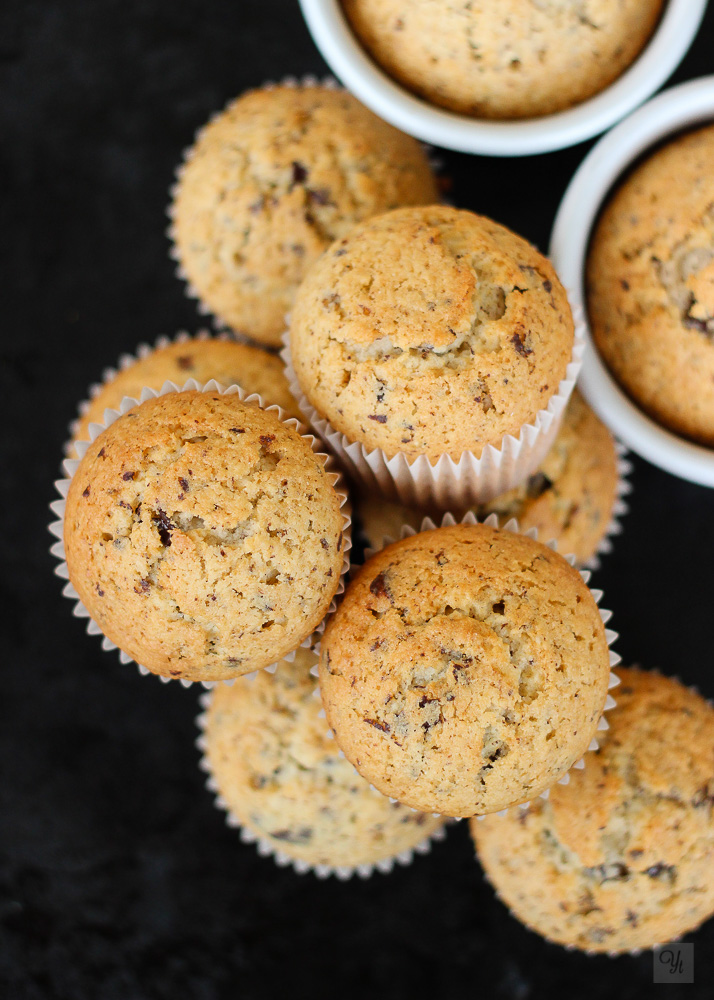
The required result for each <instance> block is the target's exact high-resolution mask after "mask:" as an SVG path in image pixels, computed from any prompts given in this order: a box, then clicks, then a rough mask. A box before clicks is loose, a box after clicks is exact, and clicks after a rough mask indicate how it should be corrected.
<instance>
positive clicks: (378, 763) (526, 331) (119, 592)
mask: <svg viewBox="0 0 714 1000" xmlns="http://www.w3.org/2000/svg"><path fill="white" fill-rule="evenodd" d="M171 235H172V238H173V240H174V245H175V250H176V256H177V258H178V260H179V262H180V266H181V269H182V273H183V274H184V276H185V277H186V278H187V279H188V281H189V282H190V287H191V290H192V291H193V292H194V293H195V294H197V295H198V296H199V298H200V301H201V302H202V304H203V306H204V308H205V309H206V310H208V311H210V312H212V313H214V315H215V316H216V317H220V319H221V321H222V323H223V324H224V325H225V324H227V325H228V326H230V328H231V331H232V335H224V336H222V337H208V336H205V335H201V336H198V337H195V338H190V337H187V336H185V335H184V336H181V337H179V338H178V339H177V340H176V341H173V342H172V341H161V342H159V343H158V344H157V345H156V347H155V348H154V349H151V348H141V349H140V350H139V351H138V352H137V356H135V357H130V356H127V357H125V358H123V359H122V361H121V364H120V368H119V370H113V369H112V370H109V371H108V372H107V373H106V374H105V379H104V382H103V383H102V384H100V385H97V386H95V387H94V388H93V390H92V399H91V401H89V402H88V403H87V404H85V405H84V406H83V407H82V413H81V419H80V420H79V421H78V422H77V424H76V425H75V426H74V428H73V432H74V437H73V441H72V443H71V445H70V452H69V453H70V456H71V457H70V458H69V459H68V462H67V471H68V474H69V478H68V479H67V480H64V481H63V482H62V483H60V490H61V492H62V494H63V498H64V499H63V500H62V501H59V502H57V504H56V506H55V510H56V512H57V514H58V515H59V518H60V520H59V521H58V522H57V524H56V525H55V526H53V530H54V531H55V534H57V535H58V542H57V544H56V546H55V547H54V551H55V552H56V554H57V555H58V556H59V557H60V558H61V559H62V560H63V562H62V564H61V567H60V572H61V574H63V575H65V576H66V577H67V579H68V584H67V588H66V592H67V593H68V595H69V596H71V597H73V598H76V599H77V600H78V602H79V603H78V605H77V613H79V614H82V615H86V616H88V617H89V618H90V626H89V631H90V632H93V633H96V634H101V635H102V636H103V637H104V638H103V642H104V644H105V646H106V647H108V648H111V647H113V646H116V647H118V649H119V650H120V651H121V654H122V656H123V658H124V659H125V660H127V661H128V660H129V659H133V660H135V661H136V662H137V663H138V664H140V665H141V667H142V668H143V669H144V670H146V671H150V672H152V673H155V674H158V675H159V676H160V677H161V678H162V679H164V680H168V679H170V678H174V679H178V680H180V681H181V682H182V683H184V684H185V685H189V684H191V683H194V682H202V683H204V684H205V685H207V686H213V685H214V684H215V682H220V681H226V682H228V683H227V684H218V685H217V686H215V687H212V690H211V692H210V693H209V694H208V695H205V696H203V702H204V709H205V711H204V712H203V713H202V715H201V716H200V720H199V721H200V725H201V728H202V734H201V737H200V740H199V745H200V747H201V749H202V750H203V752H204V757H203V761H202V764H203V766H204V767H205V769H206V770H207V771H208V772H209V785H210V787H211V788H213V789H214V790H215V791H217V792H218V796H219V797H218V802H219V804H220V805H222V806H223V807H225V808H226V810H227V811H228V815H229V821H230V822H231V823H232V824H234V825H236V826H238V827H240V830H241V835H242V836H243V839H245V840H249V841H257V843H258V847H259V850H260V851H261V852H264V853H272V854H273V855H274V856H275V858H276V860H277V861H278V862H279V863H292V864H294V866H295V867H296V868H297V869H298V870H299V871H304V870H307V869H313V870H314V871H316V872H317V873H318V874H323V875H324V874H328V873H331V872H334V873H336V874H337V875H338V876H348V875H350V874H352V873H354V872H357V873H359V874H361V875H367V874H369V873H370V872H372V871H373V870H374V868H375V867H376V868H377V869H380V870H388V869H389V868H390V867H391V866H392V864H393V862H394V861H399V862H402V863H407V862H408V861H410V860H411V858H412V854H413V852H414V851H422V850H425V849H427V848H428V844H429V838H434V837H440V836H443V832H444V824H445V822H446V820H447V819H448V818H449V817H455V818H461V817H476V818H484V817H486V818H485V820H484V822H483V823H482V824H476V823H474V834H475V838H476V841H477V844H478V847H479V851H480V853H481V855H482V857H483V862H484V866H485V867H486V870H487V871H488V874H489V877H490V878H491V880H492V881H493V883H494V885H495V886H496V888H497V889H498V891H499V892H500V893H501V894H502V896H503V898H504V899H505V900H506V902H507V903H508V905H509V906H511V907H512V909H513V910H514V912H515V913H516V914H517V915H519V916H520V917H521V918H522V919H523V920H524V921H525V922H526V923H528V924H529V925H530V926H532V927H534V928H535V929H536V930H539V931H540V932H541V933H542V934H544V935H546V936H548V937H550V938H552V939H553V940H558V941H562V942H563V943H566V944H575V945H577V946H579V947H583V948H587V949H594V950H608V951H613V952H617V951H622V950H627V949H630V948H633V947H640V946H648V945H652V944H654V943H655V941H656V940H658V939H662V938H663V937H668V936H672V935H673V934H678V933H681V932H683V931H684V930H686V929H688V928H690V927H693V926H695V925H696V924H697V923H699V922H700V921H701V920H702V919H704V918H705V917H706V916H707V915H708V914H709V913H710V912H711V910H712V909H713V908H714V901H713V900H712V899H711V894H710V893H704V894H701V893H700V894H697V891H696V889H697V886H698V885H699V880H700V879H701V875H702V870H703V867H704V866H705V865H706V864H708V863H710V862H711V857H712V853H713V852H714V822H713V821H712V802H713V796H712V787H714V782H711V780H710V777H709V776H708V774H707V767H709V768H710V767H711V759H712V753H711V750H712V745H713V742H714V737H712V735H711V732H712V727H711V718H710V716H711V714H712V712H711V709H709V707H708V706H707V705H706V704H705V703H704V702H702V700H701V699H699V698H698V697H697V696H695V695H692V694H690V693H689V692H687V691H685V690H683V689H681V688H679V687H678V686H677V685H674V684H673V682H670V681H665V680H663V679H662V678H659V677H656V676H654V675H644V674H638V673H636V672H627V684H626V697H625V698H624V699H623V703H622V705H621V706H620V707H618V708H616V709H615V708H614V706H615V702H614V700H613V698H612V696H611V695H609V694H608V690H609V688H611V687H615V685H616V684H617V683H618V680H617V677H615V675H613V674H612V673H611V666H612V665H614V664H615V663H616V662H617V657H616V655H615V654H614V653H612V652H611V651H610V650H609V648H608V647H609V644H610V642H611V641H612V639H613V638H614V633H612V632H610V631H609V630H607V629H606V628H605V622H606V621H607V618H608V613H607V612H605V611H603V610H600V609H599V608H598V602H599V600H600V598H601V596H602V595H601V593H599V592H597V591H591V590H590V589H588V586H587V581H588V576H589V574H588V573H587V572H586V571H585V570H582V571H580V570H578V569H577V568H575V567H574V563H575V562H576V560H577V562H578V563H580V564H581V565H582V564H585V563H587V562H588V561H590V560H592V559H593V558H594V557H595V555H596V553H597V552H598V551H601V550H602V549H603V547H604V544H605V543H606V541H607V535H608V533H609V531H610V530H611V528H612V519H613V517H614V516H615V515H616V514H617V513H619V512H620V510H621V507H620V504H621V501H620V500H619V494H620V493H621V492H623V489H624V484H623V482H622V478H621V476H622V472H623V466H622V464H621V463H620V462H619V460H618V456H617V452H616V447H615V443H614V442H613V440H612V438H611V436H610V435H609V433H608V432H607V430H606V429H605V428H604V427H603V425H602V424H600V422H599V421H598V420H597V418H596V417H595V416H594V414H593V413H592V412H591V411H590V410H589V409H588V407H587V405H586V404H585V403H584V401H583V400H582V399H581V398H580V397H579V396H578V395H577V394H575V395H573V396H572V397H571V392H572V389H573V384H574V379H575V376H576V374H577V368H578V363H579V357H580V349H581V344H580V338H579V332H578V329H577V324H576V323H575V322H574V319H573V316H572V314H571V311H570V308H569V305H568V298H567V295H566V292H565V290H564V289H563V287H562V286H561V284H560V282H559V280H558V277H557V275H556V274H555V272H554V270H553V268H552V266H551V265H550V263H549V262H548V261H547V260H546V259H545V258H544V257H543V256H542V255H541V254H540V253H539V252H538V251H537V250H535V249H534V248H533V247H532V246H530V245H529V244H528V243H527V242H526V241H525V240H524V239H522V238H521V237H519V236H517V235H516V234H514V233H512V232H510V231H509V230H508V229H506V228H505V227H503V226H501V225H499V224H498V223H496V222H493V221H491V220H490V219H487V218H485V217H482V216H477V215H474V214H472V213H471V212H467V211H463V210H459V209H455V208H451V207H447V206H444V205H441V204H439V203H438V185H437V182H436V180H435V178H434V176H433V174H432V171H431V169H430V166H429V163H428V160H427V159H426V157H425V154H424V152H423V150H422V149H421V148H420V146H419V145H418V144H417V143H416V142H414V141H413V140H411V139H409V138H408V137H406V136H404V135H401V134H399V133H398V132H396V131H395V130H394V129H392V128H391V127H390V126H388V125H386V124H385V123H383V122H381V121H379V120H378V119H377V118H375V117H374V116H373V115H371V114H370V113H369V112H367V111H366V110H365V109H364V108H362V107H361V106H360V105H359V104H358V103H357V102H356V101H355V100H354V99H353V98H351V97H350V96H349V95H348V94H345V93H343V92H341V91H338V90H337V89H335V88H332V87H330V86H323V85H318V84H314V83H311V84H305V85H297V86H296V85H293V86H280V87H271V88H265V89H263V90H259V91H255V92H252V93H250V94H247V95H245V96H244V97H242V98H240V99H239V100H238V101H236V102H235V103H234V104H232V105H231V106H230V107H229V108H228V109H227V110H226V111H225V112H224V113H223V114H222V115H220V116H219V117H218V118H216V119H215V120H214V121H212V122H211V124H209V125H208V126H207V127H206V129H205V130H204V131H203V132H202V133H201V134H200V135H199V136H198V138H197V141H196V144H195V146H194V148H193V149H192V150H191V151H190V153H189V154H188V156H187V159H186V162H185V164H184V166H183V167H182V168H181V171H180V174H179V182H178V185H177V187H176V190H175V192H174V200H173V205H172V227H171ZM288 310H290V311H291V317H290V319H289V332H288V333H285V335H284V337H283V333H284V329H283V328H284V325H285V321H284V315H285V313H286V312H287V311H288ZM247 338H250V339H252V340H253V341H258V342H260V343H261V344H262V345H265V346H262V347H258V346H255V344H252V345H251V344H248V343H244V342H243V341H244V340H245V339H247ZM281 339H283V340H284V351H283V357H284V359H285V362H286V364H285V367H283V362H282V361H281V360H280V358H279V357H278V356H277V355H276V354H274V353H270V351H269V350H268V349H267V348H270V347H272V348H274V347H277V346H278V345H279V344H280V342H281ZM299 415H302V419H303V420H304V421H305V424H308V423H309V424H310V425H311V427H312V429H313V430H315V431H316V432H317V433H318V434H319V435H320V438H321V439H322V441H323V442H324V444H325V445H326V446H327V447H328V449H329V451H330V452H331V456H330V457H328V455H327V454H326V453H322V452H321V451H320V450H319V448H320V446H319V445H318V443H317V441H318V439H317V438H316V437H313V436H312V435H311V434H310V433H308V429H307V426H305V424H301V423H300V422H299V420H298V419H296V417H298V416H299ZM348 481H349V491H350V493H351V501H352V505H353V506H354V510H355V512H356V514H357V517H358V520H359V523H360V525H361V527H362V530H363V534H364V536H366V538H367V539H368V541H369V543H370V545H371V546H372V548H373V549H375V550H376V551H375V552H374V553H372V554H369V552H368V553H367V557H366V561H364V564H363V565H362V566H361V567H360V568H358V569H356V570H355V572H354V573H353V574H352V576H351V579H350V581H349V583H347V585H346V589H345V585H344V581H345V579H346V576H345V574H346V573H347V570H348V568H349V565H348V564H349V554H350V551H351V544H352V540H351V518H350V514H349V509H350V508H349V506H348V499H347V493H348ZM397 501H399V503H398V502H397ZM405 503H406V504H409V506H408V507H405V506H403V504H405ZM426 515H430V516H432V517H434V518H435V519H436V521H437V522H438V523H440V525H441V526H439V527H437V526H436V523H435V521H433V520H430V519H429V518H427V517H426ZM425 518H426V519H425ZM499 518H500V521H499ZM514 518H517V519H519V520H520V522H521V526H520V529H519V526H518V523H517V521H516V520H515V519H514ZM479 519H482V520H481V521H480V520H479ZM483 519H485V521H484V520H483ZM420 528H421V529H422V530H418V529H420ZM386 536H391V537H392V538H394V539H396V540H394V541H390V540H389V538H388V537H386ZM400 536H401V537H400ZM545 543H552V544H545ZM557 546H560V547H561V549H562V550H563V551H565V552H567V553H572V555H571V556H569V557H568V558H566V556H564V555H560V554H558V552H557V551H556V547H557ZM343 590H345V592H344V597H343V599H342V600H340V601H337V598H338V597H339V596H340V595H341V594H342V591H343ZM256 672H257V673H256ZM316 676H317V677H319V685H318V682H317V681H316V680H315V677H316ZM320 695H321V698H322V703H323V705H324V708H321V705H320ZM672 704H676V705H677V706H679V707H678V708H677V711H679V712H680V715H679V716H677V717H676V719H672V720H671V724H670V723H668V724H667V725H664V724H661V723H662V722H663V720H665V719H669V716H667V715H666V713H667V712H668V711H671V705H672ZM608 709H614V711H613V713H612V715H611V716H610V718H611V720H612V728H610V729H609V728H608V723H607V722H606V721H605V717H604V714H603V713H604V712H605V711H606V710H608ZM680 709H681V711H680ZM685 715H687V717H688V718H692V719H696V720H697V721H696V725H697V728H696V734H697V735H696V739H694V740H693V739H689V740H688V741H685V740H683V739H682V733H681V727H682V725H683V719H684V716H685ZM650 744H652V745H653V746H654V745H655V744H656V747H655V750H656V754H655V753H652V754H649V753H648V748H649V746H650ZM682 772H684V773H685V774H686V781H684V780H682V781H681V782H680V776H681V774H682ZM603 775H604V777H603V778H602V780H601V777H599V776H603ZM564 786H567V787H564ZM603 788H605V789H606V794H602V789H603ZM551 789H553V794H552V795H551V796H550V798H549V794H550V792H551ZM494 813H503V814H504V815H502V816H500V817H498V816H494V815H493V814H494ZM608 824H609V825H610V826H608ZM610 828H611V832H608V831H609V830H610ZM603 831H605V832H603ZM635 845H636V846H635ZM658 851H659V854H658ZM516 852H517V853H516ZM655 854H656V855H657V858H655ZM660 855H661V857H660ZM546 890H547V891H546Z"/></svg>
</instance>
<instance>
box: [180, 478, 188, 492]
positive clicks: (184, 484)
mask: <svg viewBox="0 0 714 1000" xmlns="http://www.w3.org/2000/svg"><path fill="white" fill-rule="evenodd" d="M179 486H180V487H181V489H182V490H183V491H184V493H188V490H189V482H188V479H184V477H183V476H179Z"/></svg>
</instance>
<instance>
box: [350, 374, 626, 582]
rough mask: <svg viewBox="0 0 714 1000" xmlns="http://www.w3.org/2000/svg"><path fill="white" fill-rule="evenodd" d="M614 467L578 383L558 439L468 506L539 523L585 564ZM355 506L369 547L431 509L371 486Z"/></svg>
mask: <svg viewBox="0 0 714 1000" xmlns="http://www.w3.org/2000/svg"><path fill="white" fill-rule="evenodd" d="M617 482H618V468H617V452H616V451H615V441H614V439H613V437H612V434H611V433H610V431H609V430H608V429H607V427H606V426H605V425H604V424H603V423H602V421H600V420H599V419H598V418H597V417H596V415H595V414H594V413H593V411H592V410H591V409H590V407H589V406H588V404H587V403H586V402H585V400H584V399H583V397H582V396H581V395H580V393H579V392H578V390H577V389H575V390H573V394H572V396H571V397H570V400H569V402H568V406H567V409H566V411H565V416H564V417H563V422H562V424H561V426H560V430H559V431H558V436H557V437H556V439H555V442H554V444H553V446H552V448H551V449H550V451H549V452H548V454H547V455H546V457H545V459H544V460H543V462H542V463H541V465H540V467H539V469H538V470H537V472H534V473H533V474H532V475H531V476H529V477H528V478H527V479H526V481H525V482H524V483H522V485H521V486H517V487H516V488H515V489H512V490H509V492H508V493H502V494H501V496H498V497H496V498H495V499H494V500H491V501H490V502H489V503H487V504H482V505H481V506H480V507H474V508H472V510H473V511H474V513H475V514H476V516H477V517H478V518H479V520H484V519H485V518H486V517H488V515H489V514H497V515H498V517H499V519H500V520H501V523H505V522H506V521H507V520H508V519H509V518H511V517H515V518H517V519H518V524H519V527H520V529H521V531H523V532H526V531H528V530H529V529H530V528H537V530H538V538H539V539H540V541H541V542H549V541H551V540H552V539H554V540H555V541H556V542H557V543H558V551H559V552H562V553H563V554H564V555H566V554H568V553H571V552H572V553H573V554H574V555H575V557H576V559H577V560H578V562H579V563H581V564H582V563H587V562H588V560H590V559H591V558H592V557H593V556H594V555H595V553H596V551H597V549H598V546H599V544H600V542H601V541H602V539H603V537H604V536H605V534H606V533H607V529H608V526H609V524H610V521H611V519H612V514H613V507H614V503H615V499H616V493H617ZM355 512H356V513H357V515H358V516H359V520H360V524H361V526H362V530H363V531H364V534H365V536H366V538H367V542H368V544H369V545H370V546H371V547H372V548H381V546H382V542H383V539H384V538H385V537H389V538H392V539H395V538H399V537H400V534H401V529H402V526H403V525H405V524H406V525H409V526H411V527H412V528H414V529H415V530H416V531H418V530H419V529H420V527H421V524H422V521H423V519H424V517H425V516H427V515H431V516H433V517H434V518H435V520H437V521H438V520H440V519H441V518H440V515H438V514H436V513H435V512H434V511H429V510H416V509H415V508H412V507H404V506H402V505H401V504H397V503H392V502H390V501H389V500H385V499H384V498H383V497H381V496H379V495H378V494H377V493H376V492H375V493H370V494H368V495H367V494H365V493H364V492H363V493H361V494H359V495H358V497H357V498H356V500H355Z"/></svg>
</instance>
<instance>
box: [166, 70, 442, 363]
mask: <svg viewBox="0 0 714 1000" xmlns="http://www.w3.org/2000/svg"><path fill="white" fill-rule="evenodd" d="M276 87H294V88H296V89H297V88H298V87H325V88H326V89H328V90H344V89H345V88H344V87H343V86H342V85H341V84H339V83H338V82H337V80H336V79H335V78H334V76H325V77H317V76H313V75H307V76H302V77H296V76H286V77H283V79H282V80H279V81H277V82H276V81H274V80H268V81H266V82H265V83H264V84H263V85H262V86H261V87H252V88H250V89H251V90H274V89H275V88H276ZM242 96H243V94H240V95H239V96H238V97H234V98H232V99H231V100H230V101H228V103H227V104H226V105H224V107H223V109H222V110H221V111H215V112H214V113H213V114H212V115H211V116H210V117H209V119H208V121H207V122H205V123H204V124H203V125H201V126H200V128H198V129H197V130H196V131H195V133H194V136H193V142H192V144H191V145H190V146H186V148H185V149H184V150H183V153H182V155H181V161H180V163H179V165H178V166H177V167H176V169H175V170H174V180H173V181H172V182H171V185H170V186H169V200H168V204H167V206H166V215H167V217H168V219H169V225H168V227H167V229H166V236H167V238H168V240H169V244H170V246H169V257H170V258H171V260H173V261H174V262H175V263H176V269H175V273H176V277H177V278H178V279H179V281H181V282H182V284H183V290H184V295H185V296H186V298H188V299H192V300H193V301H194V302H195V303H196V309H197V310H198V312H199V313H200V314H201V315H202V316H206V317H208V318H209V319H210V321H211V323H212V325H213V327H214V329H216V330H218V331H224V330H231V332H232V334H233V336H234V337H236V338H237V339H238V340H240V341H241V342H242V343H247V344H249V343H252V340H251V338H250V337H248V336H247V335H246V334H244V333H240V332H239V331H233V330H232V328H231V326H230V324H229V323H228V322H227V321H226V320H225V319H223V318H222V317H221V316H220V315H219V314H218V313H216V312H215V311H214V310H212V309H211V308H210V306H208V305H207V304H206V303H205V302H204V301H203V299H202V297H201V295H200V293H199V291H198V289H197V288H195V286H194V285H193V284H192V283H191V281H190V280H189V277H188V275H187V274H186V271H185V270H184V268H183V266H182V265H181V253H180V251H179V249H178V244H177V242H176V227H175V225H174V202H175V200H176V195H177V193H178V188H179V184H180V183H181V178H182V177H183V173H184V170H185V168H186V164H187V163H188V162H189V160H191V159H192V157H193V151H194V149H195V147H196V145H197V144H198V143H199V142H200V140H201V138H202V136H203V133H204V132H205V131H206V128H207V127H208V126H209V125H210V124H211V123H212V122H214V121H215V120H216V119H217V118H220V116H221V115H223V114H225V112H226V111H228V110H229V109H230V108H231V107H233V105H234V104H235V103H236V102H237V101H239V100H240V98H241V97H242ZM421 145H422V147H423V149H424V152H425V153H426V155H427V158H428V160H429V165H430V166H431V169H432V171H433V173H434V175H435V176H436V178H437V180H440V179H441V180H443V179H444V178H445V175H444V164H443V160H442V159H441V157H440V156H438V155H437V153H436V151H435V150H434V148H433V147H432V146H430V145H429V144H428V143H422V144H421ZM261 346H262V347H264V348H265V349H266V350H271V349H273V348H270V347H269V346H268V345H266V344H261Z"/></svg>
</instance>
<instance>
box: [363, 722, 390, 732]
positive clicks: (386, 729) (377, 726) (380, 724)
mask: <svg viewBox="0 0 714 1000" xmlns="http://www.w3.org/2000/svg"><path fill="white" fill-rule="evenodd" d="M364 721H365V722H366V723H367V725H369V726H374V728H375V729H379V730H381V731H382V732H383V733H388V732H389V726H388V725H387V723H386V722H380V721H379V719H365V720H364Z"/></svg>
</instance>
